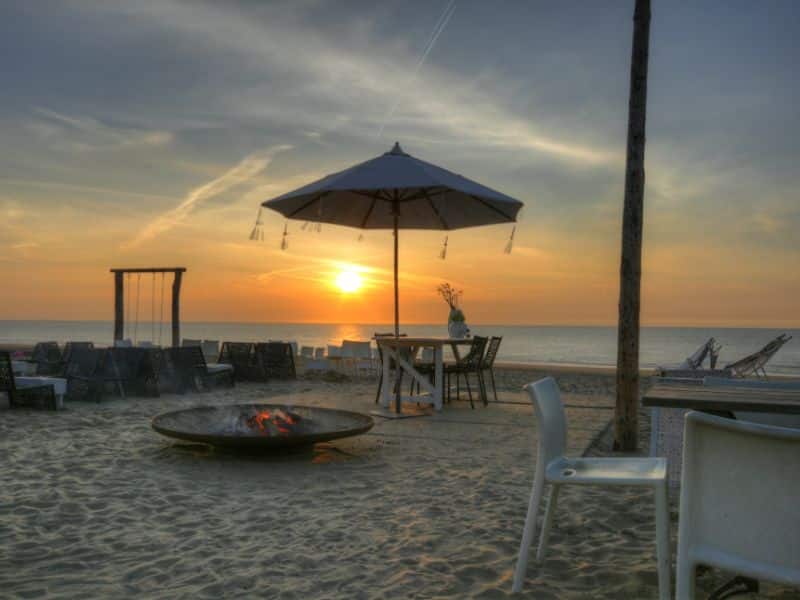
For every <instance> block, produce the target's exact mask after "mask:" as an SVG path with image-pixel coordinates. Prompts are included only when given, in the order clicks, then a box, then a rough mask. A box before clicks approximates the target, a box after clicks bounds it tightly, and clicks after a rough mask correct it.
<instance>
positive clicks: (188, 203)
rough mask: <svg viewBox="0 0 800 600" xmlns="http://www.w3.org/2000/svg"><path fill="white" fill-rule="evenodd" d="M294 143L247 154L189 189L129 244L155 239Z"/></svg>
mask: <svg viewBox="0 0 800 600" xmlns="http://www.w3.org/2000/svg"><path fill="white" fill-rule="evenodd" d="M290 148H291V146H287V145H281V146H273V147H272V148H269V149H267V150H264V151H262V152H255V153H253V154H250V155H248V156H246V157H245V158H243V159H242V160H241V161H240V162H239V163H238V164H237V165H235V166H234V167H232V168H230V169H229V170H227V171H225V172H224V173H223V174H222V175H220V176H219V177H216V178H214V179H212V180H211V181H209V182H207V183H204V184H203V185H201V186H198V187H196V188H194V189H192V190H190V191H189V193H188V194H187V195H186V197H185V198H184V200H183V201H182V202H181V203H180V204H179V205H178V206H176V207H174V208H172V209H170V210H168V211H167V212H165V213H163V214H161V215H159V216H158V217H156V218H155V219H154V220H153V221H151V222H150V223H148V224H147V225H146V226H145V227H144V228H143V229H142V230H141V231H139V233H138V234H137V235H136V236H135V237H134V238H133V239H132V240H130V241H129V242H128V243H127V244H125V246H126V247H129V248H130V247H134V246H138V245H139V244H141V243H142V242H145V241H147V240H150V239H153V238H155V237H157V236H159V235H161V234H162V233H164V232H166V231H168V230H170V229H172V228H173V227H175V226H176V225H178V224H180V223H181V222H183V221H184V220H185V219H186V217H188V216H189V215H190V214H191V213H192V211H194V210H195V209H196V208H197V207H198V206H199V205H202V203H203V202H205V201H206V200H208V199H210V198H213V197H214V196H218V195H219V194H222V193H223V192H225V191H227V190H229V189H231V188H232V187H234V186H237V185H241V184H243V183H246V182H248V181H250V180H251V179H253V178H254V177H255V176H257V175H258V174H259V173H261V172H262V171H263V170H264V169H266V168H267V166H268V165H269V163H270V162H272V159H273V158H274V157H275V155H276V154H278V153H279V152H283V151H285V150H289V149H290Z"/></svg>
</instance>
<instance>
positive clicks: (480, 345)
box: [444, 335, 489, 408]
mask: <svg viewBox="0 0 800 600" xmlns="http://www.w3.org/2000/svg"><path fill="white" fill-rule="evenodd" d="M488 342H489V338H485V337H481V336H478V335H476V336H475V337H473V338H472V344H471V345H470V347H469V352H467V354H466V355H465V356H464V357H462V358H460V359H458V360H457V361H456V362H455V363H453V364H449V365H445V367H444V375H445V378H446V382H447V385H446V389H447V398H448V400H449V399H450V376H451V375H455V376H456V399H458V398H459V396H460V392H461V390H460V387H459V380H460V377H461V375H463V376H464V383H465V384H466V386H467V394H469V405H470V406H471V407H472V408H475V403H474V402H473V401H472V388H470V386H469V376H470V374H474V375H475V377H476V378H477V379H478V392H479V394H480V396H481V400H483V404H484V406H485V405H488V400H487V398H486V387H485V386H484V383H483V372H482V370H481V366H482V364H483V353H484V351H485V350H486V344H487V343H488Z"/></svg>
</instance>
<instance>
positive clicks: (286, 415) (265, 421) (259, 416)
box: [247, 409, 301, 435]
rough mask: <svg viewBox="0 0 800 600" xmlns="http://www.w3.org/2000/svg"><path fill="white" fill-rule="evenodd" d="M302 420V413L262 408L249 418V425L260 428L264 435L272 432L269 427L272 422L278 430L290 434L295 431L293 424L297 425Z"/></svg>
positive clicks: (252, 427)
mask: <svg viewBox="0 0 800 600" xmlns="http://www.w3.org/2000/svg"><path fill="white" fill-rule="evenodd" d="M300 420H301V418H300V415H298V414H294V413H290V412H288V411H284V410H281V409H277V410H275V411H269V410H262V411H259V412H257V413H256V414H255V415H253V416H252V417H250V418H249V419H247V425H248V426H249V427H250V428H251V429H258V431H259V432H261V433H262V434H264V435H271V434H272V430H271V429H270V427H269V425H270V424H272V425H273V427H274V428H275V429H277V430H278V433H283V434H289V433H292V432H293V429H294V427H293V426H294V425H297V424H298V423H299V421H300Z"/></svg>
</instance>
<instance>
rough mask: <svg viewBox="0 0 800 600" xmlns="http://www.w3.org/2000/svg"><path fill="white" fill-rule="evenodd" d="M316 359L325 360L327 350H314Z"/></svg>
mask: <svg viewBox="0 0 800 600" xmlns="http://www.w3.org/2000/svg"><path fill="white" fill-rule="evenodd" d="M314 358H316V359H318V360H319V359H322V358H325V348H314Z"/></svg>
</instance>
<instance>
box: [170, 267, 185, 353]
mask: <svg viewBox="0 0 800 600" xmlns="http://www.w3.org/2000/svg"><path fill="white" fill-rule="evenodd" d="M182 278H183V271H175V278H174V279H173V280H172V347H173V348H177V347H178V346H180V345H181V279H182Z"/></svg>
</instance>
